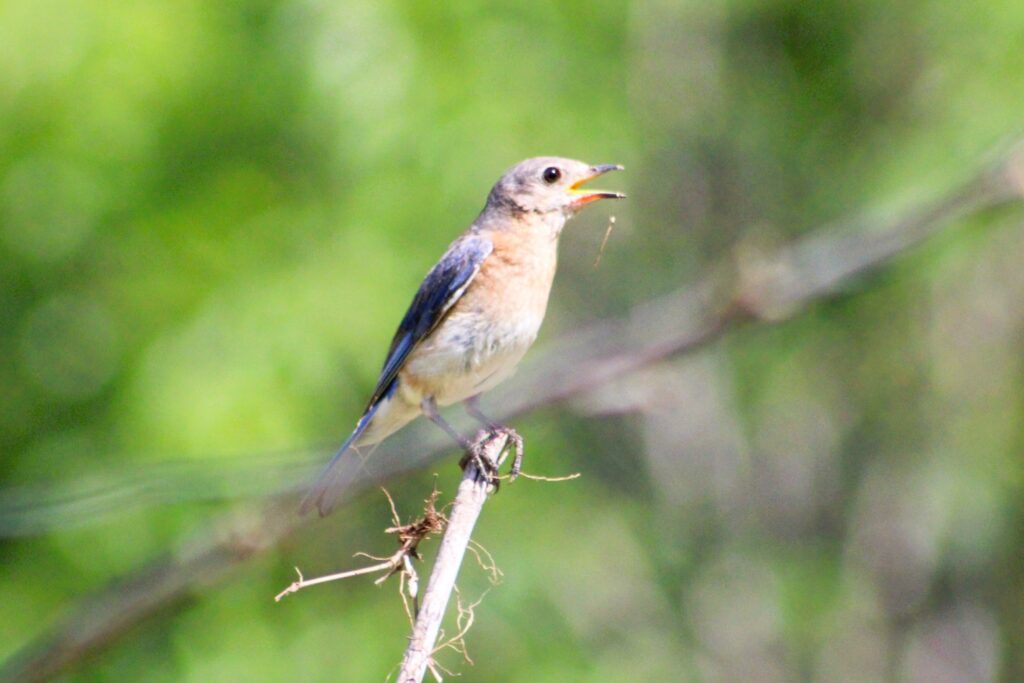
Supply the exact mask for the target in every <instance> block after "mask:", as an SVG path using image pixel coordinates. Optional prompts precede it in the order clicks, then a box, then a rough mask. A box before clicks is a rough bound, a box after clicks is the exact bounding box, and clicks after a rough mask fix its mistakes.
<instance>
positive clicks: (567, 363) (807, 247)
mask: <svg viewBox="0 0 1024 683" xmlns="http://www.w3.org/2000/svg"><path fill="white" fill-rule="evenodd" d="M992 156H993V157H994V158H993V159H992V160H990V161H989V162H988V163H986V164H985V165H984V166H983V167H982V169H981V170H980V171H979V172H977V173H976V174H974V175H972V176H971V177H969V178H968V179H967V180H965V181H964V182H962V183H961V184H959V185H957V186H955V187H953V188H952V189H950V190H949V191H947V192H946V193H945V194H943V195H942V196H941V197H939V198H938V199H936V200H933V201H930V202H926V203H923V204H921V205H919V206H915V207H912V208H910V209H908V210H906V211H904V212H901V213H899V214H898V215H896V216H894V217H892V218H890V219H888V220H884V219H882V220H878V221H877V222H876V223H873V222H867V221H866V220H865V219H860V220H851V221H849V222H848V223H847V224H845V225H842V226H838V227H836V226H825V227H822V228H821V229H819V230H816V231H811V232H810V233H809V234H808V235H807V236H805V237H803V238H800V239H798V240H796V241H794V242H793V243H791V244H789V245H786V246H783V247H781V248H777V249H774V250H771V251H769V250H767V249H757V250H755V249H754V248H753V247H749V246H748V245H746V244H745V243H743V242H741V243H740V245H739V248H738V249H737V251H736V253H735V258H729V259H728V260H727V261H726V262H725V263H723V264H721V265H720V266H718V267H716V268H713V269H712V271H711V272H710V274H708V275H707V276H706V277H705V278H703V279H702V280H701V281H699V282H698V283H696V284H695V285H693V286H689V287H684V288H682V289H680V290H678V291H676V292H674V293H671V294H669V295H666V296H663V297H661V298H658V299H655V300H653V301H650V302H647V303H644V304H641V305H638V306H637V307H635V308H634V309H633V310H632V311H631V312H630V313H629V315H627V316H625V317H623V318H619V319H613V320H605V321H601V322H598V323H595V324H593V325H591V326H589V327H587V328H584V329H582V330H579V331H577V332H574V333H570V334H567V335H564V336H563V337H562V338H561V339H559V340H556V341H554V342H551V343H549V344H547V345H545V347H544V348H543V349H542V350H540V351H539V352H538V353H536V354H535V357H534V358H533V359H531V360H529V362H528V363H527V365H526V367H525V368H524V370H523V372H522V373H521V374H520V376H519V377H518V378H516V379H515V380H513V381H511V382H509V383H508V384H507V385H506V386H505V387H503V388H500V389H499V390H498V391H497V392H495V396H494V397H493V402H494V404H495V406H496V409H495V410H493V412H494V414H495V415H496V417H497V418H498V419H499V420H503V421H507V420H512V419H515V418H519V417H522V416H524V415H526V414H528V413H531V412H534V411H537V410H539V409H541V408H544V407H545V406H549V405H551V404H554V403H557V402H561V401H566V400H569V399H578V398H581V397H585V396H586V395H588V394H589V393H590V392H593V391H595V390H596V389H599V388H601V387H602V386H604V385H607V384H608V383H610V382H614V381H617V380H620V379H622V378H623V377H624V376H626V375H628V374H630V373H634V372H637V371H639V370H641V369H643V368H645V367H646V366H649V365H651V364H654V363H658V362H663V361H666V360H669V359H671V358H673V357H675V356H677V355H680V354H688V353H692V352H695V351H697V350H700V349H703V348H705V347H706V346H708V345H709V344H712V343H714V342H715V341H717V340H718V339H720V338H721V337H722V336H723V335H724V334H725V333H726V332H727V331H728V330H730V329H732V328H733V327H734V326H736V325H738V324H741V323H745V322H754V323H758V324H774V323H779V322H782V321H784V320H788V319H792V318H793V317H795V316H798V315H800V314H801V313H802V312H805V311H807V310H808V308H809V307H811V306H813V305H815V304H817V303H819V302H821V301H822V300H823V299H825V298H827V297H828V296H830V295H831V294H833V293H835V292H836V291H837V290H838V289H839V288H841V287H851V286H854V285H857V286H859V287H861V288H866V287H868V283H865V282H863V281H862V280H861V281H858V280H856V279H855V278H859V277H861V276H864V275H866V274H868V273H870V272H872V271H876V270H878V269H881V268H884V267H886V266H888V265H889V264H890V263H891V262H892V260H893V259H894V258H895V257H897V256H899V255H900V254H901V253H902V252H904V251H906V250H907V249H909V248H911V247H913V246H915V245H916V244H918V243H920V242H921V241H922V240H924V239H926V238H928V237H929V236H931V235H933V234H935V233H936V232H937V231H939V230H941V229H942V228H944V227H946V226H948V225H949V224H950V223H951V222H952V221H955V220H958V219H960V220H962V219H965V218H967V217H969V216H971V215H974V214H977V213H980V212H984V211H988V210H990V209H993V208H995V207H998V206H999V205H1002V204H1004V203H1006V202H1009V201H1018V200H1019V199H1020V197H1021V196H1022V193H1024V184H1022V178H1024V146H1022V145H1020V144H1015V145H1007V146H1004V147H1002V148H1001V149H1000V150H999V151H998V152H997V153H994V154H993V155H992ZM441 436H443V435H440V436H439V435H436V434H433V431H428V432H422V431H416V430H413V431H412V432H411V433H410V434H409V435H406V436H403V435H401V434H400V435H399V436H397V437H395V438H394V439H392V440H391V441H389V442H386V443H385V445H384V446H382V447H381V448H380V449H379V451H378V452H377V453H376V454H375V456H374V458H373V460H372V461H371V462H372V465H373V466H372V468H370V469H369V470H367V469H366V468H362V467H356V466H355V465H356V463H352V465H353V467H352V468H351V471H350V472H349V473H348V476H349V484H348V493H347V497H348V498H352V497H354V496H355V495H357V494H358V493H360V492H361V491H363V490H365V489H366V488H367V487H368V486H371V485H373V484H377V483H379V482H381V481H383V480H385V479H389V478H392V477H394V476H396V475H397V474H400V473H402V472H407V471H409V470H412V469H416V468H420V467H422V466H423V465H424V464H426V463H428V462H432V461H433V460H435V459H436V458H438V457H439V456H440V455H441V454H443V453H445V452H447V451H450V446H449V445H447V442H446V440H445V439H443V438H440V437H441ZM318 465H319V463H317V464H305V465H303V466H302V468H300V469H301V470H302V472H303V473H305V474H306V475H310V474H312V473H314V472H315V471H316V470H317V468H318ZM258 466H259V467H261V468H263V467H265V466H266V463H264V462H259V463H258ZM294 467H295V464H294V463H290V462H289V463H286V464H282V465H280V466H279V468H280V470H271V472H270V473H269V476H270V478H271V479H277V480H280V481H283V482H286V483H287V482H298V481H301V480H302V479H303V477H302V476H296V475H295V474H294V472H293V469H294ZM451 469H452V470H454V464H452V465H451ZM263 474H264V475H268V473H267V472H264V473H263ZM152 476H155V477H163V476H166V473H165V472H161V471H158V472H156V473H154V474H153V475H152ZM170 483H171V484H172V485H174V486H176V485H179V484H181V483H183V482H179V481H174V480H173V479H172V481H171V482H170ZM167 484H168V482H164V484H163V485H165V486H166V485H167ZM153 485H155V483H154V484H153ZM521 486H522V484H517V485H514V486H509V487H508V492H507V493H506V494H505V495H507V496H515V495H517V494H518V493H519V489H520V487H521ZM150 487H151V485H149V484H147V485H145V486H142V487H141V488H142V489H143V490H145V489H148V488H150ZM134 490H135V489H129V492H133V491H134ZM117 494H118V492H117V491H114V492H113V493H111V494H110V495H112V496H114V500H117V501H120V499H121V498H120V496H118V495H117ZM555 495H557V494H555ZM31 498H33V497H32V496H25V495H22V496H20V497H19V498H18V500H23V499H31ZM68 504H69V505H72V506H74V507H73V509H74V510H78V509H80V507H81V506H82V505H83V503H82V502H80V501H78V502H76V501H72V502H70V503H68ZM294 504H295V503H294V496H292V495H291V494H290V493H286V494H285V495H283V496H280V497H277V498H275V499H274V500H273V501H272V502H270V503H269V504H267V505H265V506H262V507H259V506H258V507H255V508H251V509H246V510H234V511H232V512H230V513H229V514H227V515H225V516H224V517H223V518H222V519H220V520H218V521H217V522H216V523H214V524H211V525H210V526H209V528H208V529H207V530H204V531H200V532H197V533H196V534H195V535H194V536H193V538H192V539H191V540H190V541H189V542H187V543H185V544H184V545H183V546H182V547H181V549H180V550H178V551H176V552H174V553H173V554H171V555H170V556H168V557H164V558H160V559H157V560H153V561H150V562H148V563H146V564H145V566H144V567H142V568H140V569H137V570H134V571H132V572H131V573H129V574H128V575H126V576H125V577H123V578H121V579H119V580H117V581H115V582H113V583H111V584H110V585H108V586H106V587H105V588H103V589H101V590H99V591H97V592H96V593H95V594H94V595H92V596H90V597H88V598H85V599H82V600H80V601H78V603H77V604H76V605H75V606H74V607H72V608H71V609H70V610H69V612H68V614H66V615H65V616H64V617H63V618H62V619H60V620H59V621H58V622H57V623H56V624H55V625H53V626H52V627H51V628H50V629H48V631H47V632H46V633H43V634H41V635H40V636H38V637H37V638H36V639H34V640H33V642H31V643H29V644H28V645H27V646H25V647H24V648H22V649H21V650H20V651H19V652H17V653H16V654H15V655H14V656H12V657H11V658H9V659H8V661H7V662H6V663H5V664H4V666H3V668H2V669H0V678H2V679H3V680H10V681H39V680H46V679H48V678H51V677H53V676H54V675H57V674H58V673H60V672H62V671H64V670H66V669H67V668H68V667H70V666H72V665H74V664H75V663H76V662H77V661H78V660H80V659H81V658H82V657H85V656H87V655H89V654H91V653H93V652H94V651H96V650H97V649H99V648H102V647H104V646H106V645H108V644H110V643H111V642H112V641H113V640H115V639H116V638H118V637H119V636H121V635H123V634H124V633H126V632H127V631H128V630H129V629H132V628H134V627H135V626H136V625H137V624H138V623H139V622H141V621H143V620H144V619H147V618H149V617H152V616H153V615H155V614H157V613H159V611H160V610H162V609H165V608H166V607H168V606H170V605H173V604H175V603H177V602H178V601H180V600H182V599H184V598H186V597H187V596H189V595H190V594H191V593H192V592H193V591H194V590H196V589H197V588H199V587H206V588H208V587H210V586H211V585H213V584H215V583H217V582H220V581H223V580H225V579H227V578H228V577H230V576H232V575H234V573H235V570H237V569H238V567H239V566H241V565H243V564H245V563H247V562H249V561H251V560H252V559H254V558H255V557H257V556H258V555H260V554H261V553H263V552H265V551H267V550H269V549H271V548H274V547H275V546H276V545H278V544H279V543H281V542H282V541H283V540H285V539H286V538H288V537H290V536H292V535H293V534H294V532H295V531H296V530H297V529H298V528H299V526H301V525H303V524H305V523H306V522H308V521H309V520H304V519H301V518H298V517H297V516H296V515H295V513H294V509H293V508H294ZM23 505H24V507H22V504H19V505H12V504H10V503H7V504H6V505H5V507H4V509H3V512H2V517H0V520H2V527H3V528H4V529H14V530H19V529H22V528H32V527H31V525H32V523H33V522H31V521H29V522H25V523H24V525H23V524H22V523H21V522H20V521H19V520H20V519H21V518H22V517H25V518H27V519H29V520H32V519H33V517H32V516H33V514H34V513H33V511H32V507H31V505H32V504H31V502H26V503H24V504H23ZM59 505H61V502H59V501H50V502H47V503H45V504H44V506H46V507H49V506H59ZM85 507H86V509H87V508H88V506H85ZM47 514H52V515H55V516H56V517H58V518H60V517H64V516H67V513H61V512H59V511H56V512H55V511H52V510H51V511H49V512H48V513H47ZM268 599H269V597H268Z"/></svg>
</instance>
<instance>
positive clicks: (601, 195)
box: [568, 164, 626, 209]
mask: <svg viewBox="0 0 1024 683" xmlns="http://www.w3.org/2000/svg"><path fill="white" fill-rule="evenodd" d="M623 168H624V167H623V166H620V165H619V164H601V165H600V166H594V167H592V168H591V169H590V173H588V174H587V175H585V176H583V177H582V178H580V179H579V180H577V181H576V182H575V183H573V184H572V185H570V186H569V190H568V192H569V194H570V195H572V197H573V201H572V206H573V208H577V209H578V208H580V207H581V206H583V205H585V204H589V203H590V202H594V201H597V200H598V199H625V197H626V195H624V194H622V193H621V192H609V191H607V190H584V189H582V188H581V187H580V186H581V185H583V184H584V183H586V182H587V181H589V180H593V179H594V178H596V177H598V176H600V175H604V174H605V173H608V172H609V171H621V170H623Z"/></svg>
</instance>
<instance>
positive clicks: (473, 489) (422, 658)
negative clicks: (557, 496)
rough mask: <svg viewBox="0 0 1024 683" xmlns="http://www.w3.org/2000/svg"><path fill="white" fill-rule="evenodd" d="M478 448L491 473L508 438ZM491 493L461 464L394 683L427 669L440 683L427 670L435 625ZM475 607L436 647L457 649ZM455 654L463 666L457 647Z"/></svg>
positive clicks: (482, 477) (485, 440)
mask: <svg viewBox="0 0 1024 683" xmlns="http://www.w3.org/2000/svg"><path fill="white" fill-rule="evenodd" d="M477 443H478V444H480V457H481V458H482V459H484V460H486V461H489V462H491V463H493V464H494V470H495V471H496V470H497V468H498V467H499V466H500V465H501V463H502V461H503V460H504V458H505V455H506V452H507V446H508V445H509V439H508V436H507V435H505V434H500V435H498V436H497V437H495V438H490V437H489V436H487V435H486V433H483V434H482V435H481V437H478V439H477ZM493 490H494V485H493V483H492V480H491V475H490V474H489V473H487V472H481V471H480V470H479V469H478V468H477V466H476V463H475V462H474V461H473V460H469V461H468V462H467V464H466V470H465V473H464V474H463V477H462V482H461V483H460V484H459V491H458V493H457V494H456V496H455V502H454V503H453V504H452V510H451V514H450V515H449V517H448V525H447V528H446V529H445V533H444V538H443V539H442V540H441V547H440V548H438V551H437V559H436V560H435V561H434V569H433V571H432V572H431V573H430V582H429V583H428V584H427V590H426V592H425V593H424V594H423V602H422V604H421V606H420V610H419V612H418V613H417V615H416V623H415V624H414V625H413V629H412V638H411V639H410V640H409V646H408V648H406V651H405V657H404V658H403V659H402V665H401V668H400V670H399V673H398V681H399V683H409V682H410V681H413V682H415V683H419V681H422V680H423V675H424V674H425V673H426V671H427V669H428V668H431V671H432V672H433V674H434V677H435V678H437V679H438V680H440V678H439V676H440V673H439V671H438V670H437V669H435V668H433V667H431V660H432V659H433V655H434V653H435V652H436V651H437V649H438V648H435V646H434V645H435V643H436V642H437V639H438V634H439V632H440V630H441V620H442V618H443V617H444V613H445V609H446V608H447V607H448V601H449V600H450V599H451V594H452V591H453V590H454V589H455V579H456V577H457V576H458V574H459V568H460V567H461V566H462V558H463V557H465V554H466V549H467V548H468V547H469V546H470V541H471V535H472V533H473V527H474V526H475V525H476V520H477V518H478V517H479V516H480V512H481V511H482V510H483V506H484V503H485V502H487V496H488V495H489V494H490V492H491V491H493ZM477 604H479V600H478V601H477V602H476V603H473V605H472V606H470V607H469V609H468V615H469V616H468V617H466V616H465V614H466V613H467V612H466V611H465V610H461V609H460V611H459V615H460V619H459V620H460V622H461V623H460V625H459V633H458V635H456V636H455V637H454V638H452V639H449V640H448V641H446V642H445V643H444V644H443V645H442V646H441V647H442V648H444V647H454V648H455V649H460V648H459V646H457V645H455V643H460V642H461V640H462V637H463V636H464V635H465V633H466V631H467V630H469V627H470V626H472V623H473V611H472V610H473V607H475V606H476V605H477ZM460 651H461V652H462V653H463V655H464V656H465V657H466V659H467V660H468V659H469V657H468V654H466V652H465V644H464V643H463V644H462V646H461V649H460Z"/></svg>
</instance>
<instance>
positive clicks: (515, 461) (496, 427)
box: [462, 394, 523, 481]
mask: <svg viewBox="0 0 1024 683" xmlns="http://www.w3.org/2000/svg"><path fill="white" fill-rule="evenodd" d="M462 405H463V407H465V409H466V413H467V414H468V415H469V416H470V417H472V418H473V419H474V420H476V421H477V422H479V423H480V424H482V425H483V426H485V427H486V428H487V429H488V431H490V432H491V435H492V437H493V436H499V435H505V436H506V437H508V440H509V442H511V443H512V446H513V448H514V449H515V452H514V454H513V456H512V467H511V469H510V470H509V476H508V480H509V481H515V478H516V477H518V476H519V472H521V471H522V469H523V437H521V436H519V432H517V431H516V430H515V429H513V428H511V427H506V426H505V425H501V424H498V423H497V422H495V421H494V420H492V419H491V418H489V417H487V416H486V415H484V413H483V411H482V410H480V394H475V395H473V396H470V397H469V398H467V399H466V400H465V401H463V403H462Z"/></svg>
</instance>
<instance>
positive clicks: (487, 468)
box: [459, 425, 523, 493]
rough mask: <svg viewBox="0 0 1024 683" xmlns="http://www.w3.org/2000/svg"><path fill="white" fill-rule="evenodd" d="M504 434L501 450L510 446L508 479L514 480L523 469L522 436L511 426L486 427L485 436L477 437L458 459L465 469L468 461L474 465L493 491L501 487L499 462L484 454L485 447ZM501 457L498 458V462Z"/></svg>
mask: <svg viewBox="0 0 1024 683" xmlns="http://www.w3.org/2000/svg"><path fill="white" fill-rule="evenodd" d="M502 436H504V437H505V438H506V445H505V446H504V448H503V450H505V449H507V448H509V447H511V448H512V466H511V468H509V474H508V480H509V481H515V479H516V477H518V476H519V473H520V472H521V471H522V469H523V437H521V436H519V432H517V431H516V430H514V429H512V428H511V427H504V426H500V425H492V426H490V427H489V428H488V430H487V434H486V436H484V437H483V438H478V439H477V440H476V441H474V442H473V443H471V444H469V446H468V447H467V448H466V454H465V455H464V456H462V459H461V460H460V461H459V466H460V467H461V468H462V469H463V470H465V469H466V468H467V467H468V466H469V464H470V463H472V464H473V465H475V466H476V469H477V471H478V472H480V473H481V474H482V475H483V476H484V477H485V478H486V479H487V483H488V484H489V485H491V486H492V487H494V491H495V493H497V492H498V489H499V488H500V487H501V477H500V476H499V475H498V468H499V464H498V463H495V462H494V461H492V460H491V459H490V458H488V457H485V456H484V449H485V447H486V446H487V445H488V444H489V443H491V442H492V441H493V440H494V439H497V438H499V437H502ZM500 461H501V459H500V458H499V463H500Z"/></svg>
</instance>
